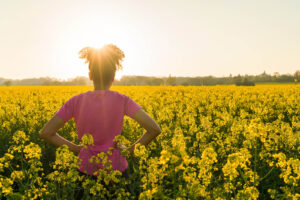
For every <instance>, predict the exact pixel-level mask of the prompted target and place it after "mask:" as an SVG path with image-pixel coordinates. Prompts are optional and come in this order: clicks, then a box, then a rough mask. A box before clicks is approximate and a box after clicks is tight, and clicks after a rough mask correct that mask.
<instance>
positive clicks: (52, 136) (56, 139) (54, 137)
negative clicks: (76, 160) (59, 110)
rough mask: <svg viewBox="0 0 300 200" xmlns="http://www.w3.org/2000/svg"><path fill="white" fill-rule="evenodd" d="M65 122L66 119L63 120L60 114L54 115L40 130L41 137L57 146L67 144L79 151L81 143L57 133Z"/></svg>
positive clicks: (72, 149)
mask: <svg viewBox="0 0 300 200" xmlns="http://www.w3.org/2000/svg"><path fill="white" fill-rule="evenodd" d="M64 124H65V121H64V120H62V119H61V118H60V117H59V116H57V115H54V116H53V117H52V119H50V120H49V121H48V122H47V123H46V124H45V126H44V127H43V128H42V130H41V131H40V138H42V139H44V140H47V141H48V142H50V143H52V144H53V145H55V146H61V145H63V144H66V145H67V146H68V147H69V149H70V150H71V151H73V152H76V153H79V152H80V150H81V148H82V146H81V145H77V144H74V143H72V142H70V141H69V140H66V139H65V138H63V137H62V136H60V135H59V134H58V133H57V131H58V130H59V129H60V128H62V127H63V126H64Z"/></svg>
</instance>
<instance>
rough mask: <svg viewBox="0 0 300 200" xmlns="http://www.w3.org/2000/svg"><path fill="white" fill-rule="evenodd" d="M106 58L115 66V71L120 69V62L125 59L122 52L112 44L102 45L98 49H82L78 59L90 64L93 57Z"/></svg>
mask: <svg viewBox="0 0 300 200" xmlns="http://www.w3.org/2000/svg"><path fill="white" fill-rule="evenodd" d="M98 56H99V57H100V56H101V57H103V58H107V59H108V60H109V62H111V63H112V64H113V65H114V66H115V70H119V69H122V64H121V61H122V60H123V58H124V57H125V55H124V52H123V51H122V50H121V49H120V48H119V47H117V46H116V45H114V44H107V45H104V46H103V47H102V48H100V49H95V48H93V47H84V48H83V49H81V50H80V51H79V58H82V59H85V63H88V62H91V61H92V60H93V59H94V58H95V57H98Z"/></svg>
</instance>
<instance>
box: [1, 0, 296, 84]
mask: <svg viewBox="0 0 300 200" xmlns="http://www.w3.org/2000/svg"><path fill="white" fill-rule="evenodd" d="M299 36H300V1H299V0H281V1H278V0H248V1H246V0H239V1H238V0H235V1H233V0H223V1H216V0H210V1H204V0H203V1H201V0H148V1H146V0H135V1H134V0H126V1H121V0H119V1H117V0H107V1H102V0H81V1H79V0H63V1H62V0H43V1H38V0H7V1H0V77H4V78H13V79H18V78H32V77H45V76H50V77H57V78H62V79H67V78H73V77H76V76H87V74H88V66H87V64H84V60H82V59H79V58H78V52H79V50H80V49H81V48H83V47H86V46H93V47H96V48H97V47H102V45H104V44H108V43H113V44H115V45H117V46H118V47H120V48H121V49H122V50H123V51H124V53H125V59H124V62H123V67H124V69H123V71H122V72H121V73H119V74H117V76H118V77H120V76H121V75H122V74H123V75H147V76H168V75H169V74H171V75H172V76H206V75H214V76H228V75H229V74H230V73H231V74H233V75H236V74H238V73H240V74H261V73H262V72H263V71H264V70H266V72H267V73H274V72H279V73H294V72H295V71H296V70H299V69H300V37H299Z"/></svg>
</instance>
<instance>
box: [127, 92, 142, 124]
mask: <svg viewBox="0 0 300 200" xmlns="http://www.w3.org/2000/svg"><path fill="white" fill-rule="evenodd" d="M125 97H126V98H125V115H127V116H129V117H131V118H132V117H133V116H134V114H135V113H136V111H138V110H139V109H141V108H142V106H140V105H139V104H137V103H136V102H135V101H133V100H132V99H130V98H129V97H128V96H126V95H125Z"/></svg>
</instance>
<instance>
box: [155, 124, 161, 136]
mask: <svg viewBox="0 0 300 200" xmlns="http://www.w3.org/2000/svg"><path fill="white" fill-rule="evenodd" d="M160 133H161V129H160V127H159V126H157V127H155V129H153V134H154V135H156V136H158V135H159V134H160Z"/></svg>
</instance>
